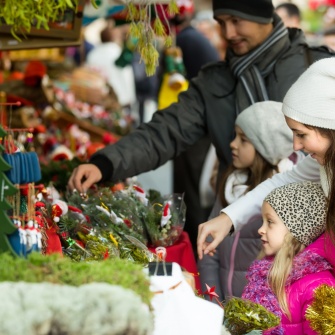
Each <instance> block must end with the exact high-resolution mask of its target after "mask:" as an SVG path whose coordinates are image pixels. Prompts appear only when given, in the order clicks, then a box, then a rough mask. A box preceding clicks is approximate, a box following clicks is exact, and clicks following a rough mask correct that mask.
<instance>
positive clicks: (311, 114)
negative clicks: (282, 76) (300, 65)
mask: <svg viewBox="0 0 335 335" xmlns="http://www.w3.org/2000/svg"><path fill="white" fill-rule="evenodd" d="M283 113H284V114H285V116H287V117H289V118H291V119H293V120H295V121H298V122H301V123H303V124H306V125H309V126H314V127H320V128H327V129H334V130H335V57H332V58H326V59H322V60H319V61H317V62H315V63H313V64H312V65H311V66H310V67H309V68H308V69H307V70H306V71H305V72H304V73H303V74H302V75H301V76H300V77H299V78H298V80H297V81H296V82H295V83H294V84H293V85H292V86H291V88H290V89H289V90H288V92H287V93H286V96H285V98H284V101H283Z"/></svg>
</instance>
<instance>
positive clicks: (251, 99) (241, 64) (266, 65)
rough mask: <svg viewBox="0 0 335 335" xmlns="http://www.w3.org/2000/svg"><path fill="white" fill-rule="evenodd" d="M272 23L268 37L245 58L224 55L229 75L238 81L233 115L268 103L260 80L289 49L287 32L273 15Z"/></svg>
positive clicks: (262, 82) (230, 53)
mask: <svg viewBox="0 0 335 335" xmlns="http://www.w3.org/2000/svg"><path fill="white" fill-rule="evenodd" d="M273 23H274V29H273V31H272V33H271V34H270V36H268V38H267V39H266V40H265V41H264V42H263V43H262V44H261V45H260V46H259V47H257V48H256V49H254V50H252V51H251V52H249V53H248V54H246V55H245V56H239V57H238V56H235V55H234V54H233V53H232V51H228V55H227V58H228V59H229V64H230V68H231V71H232V73H233V74H234V76H235V77H237V78H238V82H237V87H236V111H237V114H239V113H240V112H241V111H242V110H244V109H245V108H247V107H248V106H250V105H251V104H253V103H255V102H259V101H266V100H269V97H268V94H267V90H266V86H265V83H264V78H265V77H266V76H267V75H268V74H269V73H270V72H271V70H272V68H273V66H274V64H275V63H276V61H277V59H278V58H279V57H280V56H281V54H282V53H284V52H285V51H286V50H287V49H288V47H289V45H290V41H289V37H288V31H287V29H286V27H285V26H284V24H283V22H282V21H281V20H280V18H279V17H278V15H276V14H274V16H273Z"/></svg>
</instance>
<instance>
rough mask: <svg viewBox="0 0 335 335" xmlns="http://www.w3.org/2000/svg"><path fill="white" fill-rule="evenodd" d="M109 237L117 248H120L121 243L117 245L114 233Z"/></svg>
mask: <svg viewBox="0 0 335 335" xmlns="http://www.w3.org/2000/svg"><path fill="white" fill-rule="evenodd" d="M109 237H110V239H111V240H112V242H113V243H114V244H115V246H116V247H118V246H119V243H117V240H116V239H115V237H114V236H113V234H112V233H109Z"/></svg>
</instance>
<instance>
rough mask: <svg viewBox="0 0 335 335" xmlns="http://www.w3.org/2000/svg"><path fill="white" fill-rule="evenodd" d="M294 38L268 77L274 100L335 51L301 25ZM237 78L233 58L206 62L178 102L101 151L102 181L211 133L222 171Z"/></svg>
mask: <svg viewBox="0 0 335 335" xmlns="http://www.w3.org/2000/svg"><path fill="white" fill-rule="evenodd" d="M289 38H290V41H291V45H290V47H289V48H288V50H286V52H284V53H283V54H282V55H281V56H280V58H279V59H278V60H277V61H276V63H275V65H274V66H273V68H272V71H271V72H270V73H269V75H268V76H267V77H266V78H264V79H265V83H266V87H267V91H268V96H269V99H270V100H274V101H283V98H284V96H285V94H286V92H287V91H288V89H289V88H290V86H291V85H292V84H293V83H294V82H295V81H296V79H298V77H299V76H300V75H301V74H302V73H303V72H304V70H305V69H306V68H307V67H308V66H309V65H310V64H311V63H312V62H314V61H316V60H319V59H322V58H327V57H334V56H335V54H334V53H332V52H331V51H330V50H329V49H327V48H325V47H319V48H310V47H308V46H307V44H306V41H305V37H304V34H303V33H302V31H301V30H298V29H290V34H289ZM195 57H196V55H195ZM236 83H237V79H236V78H235V77H234V76H233V74H232V72H231V70H230V68H229V64H228V62H225V61H222V62H216V63H213V64H210V65H207V66H205V67H204V68H203V69H202V70H201V71H200V73H199V75H198V76H197V77H196V78H194V79H193V80H192V81H191V82H190V86H189V89H188V90H187V91H186V92H184V93H181V94H180V95H179V102H178V103H175V104H172V105H171V106H169V107H168V108H166V109H163V110H161V111H158V112H156V113H155V114H154V116H153V118H152V120H151V121H150V122H149V123H146V124H141V125H140V126H139V128H138V129H136V130H135V131H134V132H132V133H131V134H130V135H128V136H125V137H124V138H122V139H121V140H120V141H119V142H117V143H116V144H114V145H110V146H107V147H106V148H104V149H102V150H100V151H99V152H97V153H96V154H95V155H93V156H92V158H91V163H93V164H96V165H97V166H98V167H99V168H100V170H101V172H102V174H103V180H112V181H117V180H120V179H124V178H127V177H131V176H134V175H138V174H140V173H143V172H146V171H150V170H153V169H156V168H157V167H159V166H160V165H162V164H164V163H165V162H167V161H168V160H170V159H172V158H174V157H176V156H178V155H179V154H180V153H181V152H183V151H184V150H185V149H186V148H188V147H190V146H191V145H193V144H194V143H196V142H197V141H198V140H199V139H201V138H202V137H203V136H204V135H205V134H207V133H208V134H209V136H210V138H211V140H212V142H213V144H214V146H215V148H216V151H217V155H218V158H219V161H220V171H222V170H223V169H224V168H226V167H227V166H228V164H229V163H230V161H231V150H230V147H229V143H230V142H231V141H232V139H233V138H234V124H235V119H236V115H237V112H236V108H235V94H236V92H235V88H236ZM315 85H318V83H315Z"/></svg>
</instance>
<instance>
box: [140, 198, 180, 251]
mask: <svg viewBox="0 0 335 335" xmlns="http://www.w3.org/2000/svg"><path fill="white" fill-rule="evenodd" d="M151 195H153V198H150V193H149V204H148V210H147V214H146V217H145V220H144V223H145V226H146V229H147V232H148V235H149V238H150V243H151V244H152V245H153V246H156V247H158V246H163V247H167V246H170V245H173V244H175V243H176V242H177V241H178V239H179V238H180V235H181V233H182V232H183V229H184V224H185V214H186V205H185V202H184V195H183V194H172V195H168V196H166V197H161V196H160V195H157V193H156V194H155V193H152V194H151Z"/></svg>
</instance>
